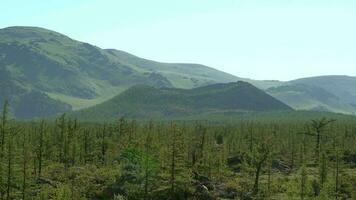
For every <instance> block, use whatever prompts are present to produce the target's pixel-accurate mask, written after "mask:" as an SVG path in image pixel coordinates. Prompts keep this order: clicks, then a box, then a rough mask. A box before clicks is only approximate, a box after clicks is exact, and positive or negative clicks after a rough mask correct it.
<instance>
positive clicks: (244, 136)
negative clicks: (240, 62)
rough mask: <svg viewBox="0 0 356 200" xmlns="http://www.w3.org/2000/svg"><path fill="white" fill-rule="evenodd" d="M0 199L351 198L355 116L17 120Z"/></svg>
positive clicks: (1, 160)
mask: <svg viewBox="0 0 356 200" xmlns="http://www.w3.org/2000/svg"><path fill="white" fill-rule="evenodd" d="M1 110H2V112H1V120H0V122H1V124H0V200H11V199H23V200H27V199H28V200H30V199H41V200H42V199H43V200H46V199H60V200H67V199H68V200H84V199H91V200H106V199H115V200H119V199H120V200H124V199H125V200H140V199H144V200H158V199H168V200H186V199H193V200H194V199H195V200H218V199H242V200H249V199H250V200H253V199H301V200H307V199H320V200H327V199H356V145H355V144H356V120H355V118H351V117H350V119H332V118H328V117H327V116H326V117H325V118H318V119H313V120H309V119H306V120H303V119H300V120H283V121H278V120H276V121H263V120H243V119H239V120H236V121H217V120H214V121H209V120H172V121H153V120H152V121H150V120H145V121H144V120H133V119H125V118H119V119H117V120H115V121H110V122H100V123H94V122H91V123H89V122H80V121H79V120H76V119H71V118H69V117H67V116H66V115H65V114H63V115H61V116H59V117H58V118H56V119H53V120H52V119H44V120H34V121H17V120H13V119H12V118H11V113H10V111H9V105H8V103H5V104H4V105H3V108H2V109H1Z"/></svg>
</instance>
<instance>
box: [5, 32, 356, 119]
mask: <svg viewBox="0 0 356 200" xmlns="http://www.w3.org/2000/svg"><path fill="white" fill-rule="evenodd" d="M237 81H243V82H245V83H246V82H248V83H250V84H252V85H254V86H256V87H257V88H259V89H260V90H264V91H265V92H266V93H267V94H269V95H271V96H272V97H274V98H276V99H277V100H276V99H273V100H274V101H276V102H283V103H284V104H286V105H288V106H290V107H292V108H294V109H297V110H313V111H330V112H338V113H345V114H355V113H356V87H354V86H355V85H356V77H349V76H322V77H311V78H304V79H298V80H293V81H287V82H282V81H268V80H267V81H260V80H252V79H247V78H240V77H236V76H234V75H231V74H228V73H225V72H221V71H218V70H216V69H214V68H211V67H208V66H204V65H199V64H181V63H161V62H156V61H151V60H147V59H143V58H139V57H137V56H134V55H131V54H129V53H126V52H124V51H119V50H115V49H101V48H99V47H96V46H93V45H91V44H88V43H83V42H79V41H76V40H73V39H71V38H69V37H67V36H65V35H63V34H60V33H57V32H54V31H51V30H47V29H43V28H37V27H8V28H3V29H0V88H1V89H0V102H3V101H4V100H5V99H8V100H9V101H10V103H11V110H12V113H13V115H14V117H16V118H22V119H28V118H35V117H45V116H50V115H55V114H57V113H62V112H69V111H72V110H75V111H76V110H80V111H78V112H82V109H84V110H83V112H84V111H88V112H89V111H90V110H93V109H97V108H101V107H105V105H110V104H113V103H114V102H113V101H114V100H117V101H119V100H120V102H118V104H122V103H123V102H124V101H126V100H127V99H126V100H125V98H124V97H125V95H127V94H128V93H130V92H132V91H136V92H138V91H141V92H146V91H145V90H142V88H145V87H146V89H147V90H148V91H155V94H159V95H162V96H164V97H167V98H173V97H172V96H170V95H173V96H174V95H176V96H175V98H174V99H176V100H177V102H176V103H177V107H178V108H172V107H169V109H168V110H170V109H173V110H174V109H183V110H191V112H197V111H198V110H199V109H198V107H199V105H200V104H196V103H195V104H194V101H193V100H192V99H194V98H198V97H195V96H194V95H193V96H189V94H192V92H193V93H194V92H197V91H198V90H199V91H200V90H202V89H204V90H207V91H210V89H211V88H209V85H213V86H214V87H218V85H219V84H220V83H226V84H224V88H225V87H226V88H229V87H231V85H233V86H234V87H237V86H236V83H231V84H227V83H230V82H237ZM239 83H240V84H241V83H242V82H239ZM143 85H145V86H143ZM237 85H238V84H237ZM205 86H207V87H205ZM213 86H212V87H213ZM220 87H221V85H220ZM130 88H131V89H130ZM140 88H141V89H140ZM194 88H195V89H194ZM198 88H199V89H198ZM248 88H250V89H251V91H253V92H252V93H253V94H256V93H258V92H257V90H256V89H257V88H255V87H248ZM252 88H253V89H252ZM128 89H129V90H128ZM124 91H125V92H124ZM266 93H264V92H263V94H264V95H263V99H270V96H269V95H267V94H266ZM212 94H213V93H212ZM136 95H138V96H136V97H135V98H139V97H140V93H137V94H136ZM142 95H148V94H144V93H142ZM265 95H266V96H265ZM222 96H224V95H222ZM267 96H268V98H267ZM141 97H142V96H141ZM176 97H184V98H187V100H186V101H191V102H190V104H186V103H187V102H185V103H182V102H183V99H181V98H176ZM199 98H200V97H199ZM208 99H209V98H208ZM213 99H214V98H213ZM215 99H216V98H215ZM219 99H220V100H221V102H220V103H223V102H224V99H223V98H219ZM210 100H211V99H210ZM226 101H227V100H226ZM256 101H257V100H256ZM179 102H181V103H182V104H179ZM136 103H139V102H136ZM165 103H168V102H165ZM178 105H179V106H178ZM218 105H219V102H217V104H216V105H215V106H218ZM254 105H255V107H254V108H249V109H250V110H258V109H257V107H258V106H257V104H254ZM93 106H94V107H93ZM150 106H152V105H147V107H150ZM91 107H92V108H91ZM192 107H193V108H192ZM151 108H152V107H151ZM206 108H207V109H209V110H211V109H213V108H214V107H206ZM235 108H236V109H238V110H241V109H242V110H244V109H246V108H245V107H230V108H229V109H235ZM147 109H148V108H147ZM127 110H130V109H127ZM118 112H119V110H118ZM120 112H122V110H121V111H120ZM150 112H151V111H150ZM74 113H75V112H74ZM126 114H127V113H126ZM133 114H134V113H133ZM136 114H137V113H136ZM161 114H162V112H160V114H158V115H161Z"/></svg>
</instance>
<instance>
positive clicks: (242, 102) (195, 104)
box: [70, 81, 292, 121]
mask: <svg viewBox="0 0 356 200" xmlns="http://www.w3.org/2000/svg"><path fill="white" fill-rule="evenodd" d="M276 110H292V109H291V108H290V107H288V106H287V105H285V104H284V103H282V102H280V101H278V100H276V99H275V98H273V97H271V96H270V95H268V94H266V93H265V92H263V91H262V90H260V89H258V88H256V87H254V86H253V85H251V84H249V83H246V82H242V81H240V82H237V83H228V84H213V85H209V86H204V87H199V88H195V89H173V88H162V89H157V88H154V87H150V86H145V85H137V86H134V87H132V88H130V89H128V90H126V91H125V92H123V93H121V94H120V95H118V96H116V97H114V98H112V99H110V100H109V101H106V102H104V103H102V104H99V105H96V106H93V107H90V108H87V109H83V110H79V111H76V112H73V113H71V114H70V116H72V117H77V118H79V119H83V120H93V121H95V120H104V119H117V118H119V117H121V116H126V117H130V118H167V117H171V118H177V117H183V116H184V117H187V116H191V115H197V114H203V113H205V114H207V113H220V112H250V111H276Z"/></svg>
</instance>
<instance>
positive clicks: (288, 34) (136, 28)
mask: <svg viewBox="0 0 356 200" xmlns="http://www.w3.org/2000/svg"><path fill="white" fill-rule="evenodd" d="M0 7H1V12H0V27H7V26H15V25H26V26H40V27H44V28H48V29H52V30H55V31H58V32H61V33H64V34H66V35H68V36H70V37H72V38H73V39H76V40H80V41H84V42H88V43H91V44H94V45H97V46H99V47H102V48H115V49H120V50H124V51H127V52H130V53H132V54H135V55H138V56H140V57H144V58H148V59H153V60H157V61H163V62H189V63H201V64H205V65H209V66H211V67H214V68H217V69H220V70H222V71H226V72H229V73H231V74H234V75H236V76H240V77H247V78H254V79H279V80H290V79H294V78H299V77H305V76H316V75H327V74H343V75H353V76H356V0H56V1H55V0H45V1H44V0H31V1H29V0H23V1H20V0H1V4H0Z"/></svg>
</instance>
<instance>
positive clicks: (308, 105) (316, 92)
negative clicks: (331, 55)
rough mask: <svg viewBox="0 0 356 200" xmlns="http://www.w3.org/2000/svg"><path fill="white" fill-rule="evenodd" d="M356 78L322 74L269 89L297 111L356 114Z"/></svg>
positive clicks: (268, 90) (268, 91)
mask: <svg viewBox="0 0 356 200" xmlns="http://www.w3.org/2000/svg"><path fill="white" fill-rule="evenodd" d="M355 85H356V77H351V76H320V77H310V78H303V79H297V80H292V81H288V82H281V83H280V84H279V86H276V87H270V88H268V89H266V92H267V93H269V94H270V95H272V96H274V97H276V98H277V99H279V100H281V101H283V102H285V103H286V104H287V105H289V106H291V107H293V108H294V109H297V110H313V111H329V112H337V113H344V114H356V87H354V86H355Z"/></svg>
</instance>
